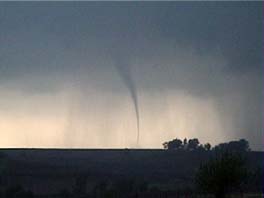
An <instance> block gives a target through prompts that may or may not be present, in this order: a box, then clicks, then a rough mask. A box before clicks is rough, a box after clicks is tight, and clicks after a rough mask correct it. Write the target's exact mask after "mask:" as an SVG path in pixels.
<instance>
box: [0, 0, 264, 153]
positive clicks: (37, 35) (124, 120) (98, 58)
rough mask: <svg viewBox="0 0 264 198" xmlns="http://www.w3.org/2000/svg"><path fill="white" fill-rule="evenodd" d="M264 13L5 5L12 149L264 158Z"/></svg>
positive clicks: (186, 7) (1, 27) (245, 6)
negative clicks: (213, 149) (227, 153)
mask: <svg viewBox="0 0 264 198" xmlns="http://www.w3.org/2000/svg"><path fill="white" fill-rule="evenodd" d="M263 23H264V20H263V2H246V1H244V2H205V1H204V2H0V136H1V138H0V147H30V148H32V147H34V148H37V147H43V148H47V147H48V148H161V147H162V143H163V142H165V141H168V140H171V139H174V138H176V137H177V138H185V137H186V138H199V140H200V142H201V143H206V142H210V143H211V144H212V145H215V144H218V143H220V142H225V141H230V140H238V139H241V138H245V139H247V140H248V141H249V142H250V145H251V148H252V149H254V150H263V140H264V138H263V89H262V85H263V44H264V42H263V38H262V35H264V34H263V27H264V26H263V25H264V24H263Z"/></svg>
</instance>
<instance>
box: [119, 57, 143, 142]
mask: <svg viewBox="0 0 264 198" xmlns="http://www.w3.org/2000/svg"><path fill="white" fill-rule="evenodd" d="M114 61H115V64H114V65H115V67H116V70H117V72H118V74H119V76H120V78H121V79H122V81H123V83H124V84H125V86H126V87H127V89H128V91H129V93H130V96H131V99H132V101H133V105H134V109H135V114H136V122H137V146H139V138H140V133H139V106H138V95H137V89H136V87H135V83H134V80H133V78H132V75H131V70H130V65H129V63H128V60H124V57H119V58H115V59H114Z"/></svg>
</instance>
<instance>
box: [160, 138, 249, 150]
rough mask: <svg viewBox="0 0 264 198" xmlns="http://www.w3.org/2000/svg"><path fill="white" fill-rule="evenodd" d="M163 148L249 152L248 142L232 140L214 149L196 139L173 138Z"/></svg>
mask: <svg viewBox="0 0 264 198" xmlns="http://www.w3.org/2000/svg"><path fill="white" fill-rule="evenodd" d="M163 148H164V149H166V150H184V151H210V150H213V151H236V152H247V151H250V150H251V149H250V147H249V142H248V141H247V140H245V139H240V140H234V141H230V142H225V143H220V144H218V145H216V146H214V147H212V146H211V144H210V143H206V144H201V143H200V141H199V140H198V138H192V139H189V140H188V139H187V138H184V139H183V140H181V139H178V138H175V139H173V140H171V141H168V142H164V143H163Z"/></svg>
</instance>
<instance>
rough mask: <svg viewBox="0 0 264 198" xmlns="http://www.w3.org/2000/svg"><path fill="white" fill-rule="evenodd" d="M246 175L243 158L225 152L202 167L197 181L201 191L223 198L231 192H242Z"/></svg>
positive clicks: (196, 178)
mask: <svg viewBox="0 0 264 198" xmlns="http://www.w3.org/2000/svg"><path fill="white" fill-rule="evenodd" d="M246 175H247V169H246V168H245V164H244V161H243V159H242V158H241V156H240V155H238V154H234V153H228V152H225V153H223V154H220V155H219V156H217V157H215V158H213V159H211V160H209V161H208V162H207V163H206V164H203V165H201V166H200V168H199V170H198V172H197V174H196V177H195V181H196V184H197V186H198V189H200V190H201V191H203V192H205V193H210V194H214V195H215V197H216V198H223V197H225V195H226V194H227V193H229V192H232V191H234V190H235V191H237V190H240V189H241V188H240V187H241V185H242V184H243V182H244V181H245V179H246Z"/></svg>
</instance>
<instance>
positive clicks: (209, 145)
mask: <svg viewBox="0 0 264 198" xmlns="http://www.w3.org/2000/svg"><path fill="white" fill-rule="evenodd" d="M204 149H205V150H206V151H210V149H211V144H210V143H206V144H205V145H204Z"/></svg>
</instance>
